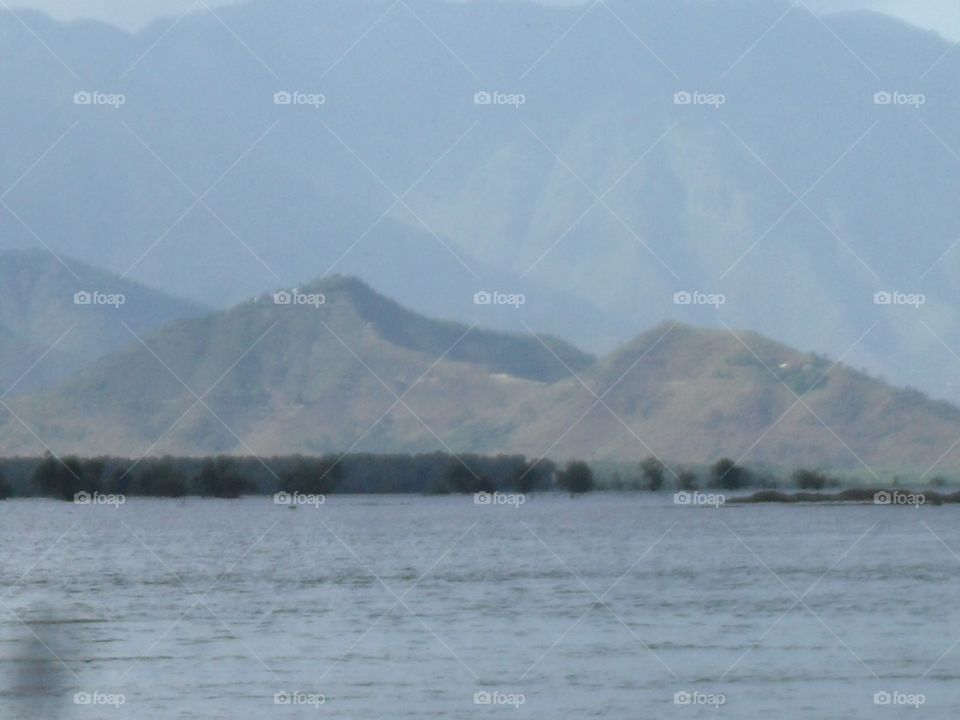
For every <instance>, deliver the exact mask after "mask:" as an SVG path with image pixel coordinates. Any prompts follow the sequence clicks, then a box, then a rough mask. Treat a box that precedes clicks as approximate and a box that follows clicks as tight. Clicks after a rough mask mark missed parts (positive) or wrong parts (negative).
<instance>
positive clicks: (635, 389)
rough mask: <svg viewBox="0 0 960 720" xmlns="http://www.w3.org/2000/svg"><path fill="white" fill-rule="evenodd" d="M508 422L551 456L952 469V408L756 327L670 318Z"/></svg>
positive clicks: (521, 442) (955, 426)
mask: <svg viewBox="0 0 960 720" xmlns="http://www.w3.org/2000/svg"><path fill="white" fill-rule="evenodd" d="M588 388H589V389H588ZM598 398H602V402H598ZM551 408H563V412H562V413H558V412H556V411H555V410H554V411H549V412H548V409H551ZM511 431H512V433H515V435H513V434H511V435H510V437H511V440H512V441H513V442H514V443H515V445H508V447H507V449H508V450H509V449H511V448H513V447H517V448H525V449H526V450H527V451H528V452H529V451H530V449H531V448H533V447H538V448H545V447H550V453H551V454H552V455H553V456H558V457H597V458H605V459H615V458H630V459H639V458H642V457H644V456H646V455H650V454H654V453H655V454H656V455H658V456H661V457H664V458H670V459H672V460H674V461H677V460H685V461H687V462H696V463H707V462H712V461H713V460H715V459H717V458H719V457H722V456H731V457H733V458H735V459H740V458H742V460H743V462H748V463H750V462H753V463H760V464H767V465H773V466H780V467H788V468H791V467H792V468H796V467H804V466H824V467H828V468H844V469H847V470H851V471H855V472H857V473H859V474H860V475H862V476H864V477H870V476H871V475H873V474H877V475H883V474H884V473H887V472H889V471H898V470H900V471H910V472H916V473H918V474H919V473H924V472H927V471H928V470H930V471H934V470H935V471H939V472H942V471H953V472H956V471H957V470H958V469H960V450H957V448H956V445H955V443H956V440H957V438H958V437H960V409H958V408H957V407H956V406H955V405H952V404H950V403H947V402H943V401H934V400H931V399H929V398H928V397H926V396H924V395H923V394H921V393H919V392H917V391H916V390H910V389H896V388H892V387H890V386H888V385H886V384H884V383H882V382H879V381H877V380H876V379H873V378H871V377H869V376H867V375H865V374H864V373H862V372H859V371H856V370H853V369H851V368H849V367H847V366H845V365H843V364H837V363H835V362H832V361H830V360H828V359H827V358H826V357H824V356H821V355H817V354H814V353H803V352H800V351H797V350H795V349H793V348H790V347H787V346H785V345H783V344H780V343H777V342H774V341H772V340H770V339H768V338H765V337H763V336H761V335H759V334H757V333H753V332H741V331H735V330H731V329H723V330H713V329H705V328H696V327H691V326H688V325H682V324H676V323H667V324H664V325H661V326H659V327H657V328H654V329H653V330H650V331H648V332H647V333H644V334H643V335H641V336H640V337H639V338H637V339H636V340H634V341H633V342H631V343H628V344H627V345H625V346H624V347H622V348H621V349H620V350H618V351H616V352H614V353H612V354H611V355H609V356H607V357H605V358H603V359H602V360H601V361H600V362H598V363H597V364H596V365H595V366H594V367H591V368H590V369H588V370H587V371H586V372H584V373H582V374H580V377H579V379H572V378H571V379H567V380H564V381H561V382H559V383H556V384H554V385H552V386H551V387H549V388H548V389H546V390H545V391H543V392H538V393H536V395H535V396H532V397H530V398H529V399H527V400H526V401H524V402H521V403H520V405H519V406H518V407H517V409H516V410H515V411H514V423H513V424H512V426H511ZM541 452H542V450H541ZM934 474H936V473H934Z"/></svg>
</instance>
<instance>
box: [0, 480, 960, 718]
mask: <svg viewBox="0 0 960 720" xmlns="http://www.w3.org/2000/svg"><path fill="white" fill-rule="evenodd" d="M958 512H960V510H958V508H956V507H955V506H944V507H921V508H919V509H915V508H904V507H884V506H873V505H842V506H836V505H791V506H777V505H762V506H755V505H754V506H736V507H735V506H729V505H728V506H724V507H720V508H712V507H687V506H677V505H675V504H674V502H673V496H672V495H647V494H644V495H641V494H618V493H597V494H594V495H591V496H585V497H581V498H577V499H570V498H568V497H566V496H562V495H559V494H545V495H536V496H531V497H527V498H526V502H524V503H523V504H522V505H519V506H517V505H516V504H493V503H491V504H483V505H478V504H475V503H474V498H473V497H414V496H365V497H360V496H351V497H337V496H331V497H328V498H327V499H326V502H325V503H324V504H322V505H317V506H309V505H305V506H301V507H299V508H298V509H296V510H295V511H294V510H290V509H289V508H287V507H284V506H278V505H275V504H274V502H273V499H272V498H246V499H243V500H236V501H228V500H222V501H221V500H206V499H203V500H202V499H194V498H190V499H187V500H185V501H177V500H153V499H139V498H128V499H127V500H126V502H125V503H124V504H123V505H121V506H119V507H114V506H109V505H107V506H97V505H74V504H70V503H61V502H55V501H48V500H15V501H8V502H3V503H0V548H2V553H3V561H2V575H0V581H2V587H0V596H2V603H0V668H2V669H0V674H2V677H0V716H2V717H3V718H24V719H27V718H29V719H30V720H34V719H35V718H118V719H119V718H128V717H129V718H136V719H137V720H151V719H153V718H204V719H210V718H288V717H289V718H294V717H335V718H361V719H363V718H369V719H371V720H373V719H379V718H424V717H437V718H463V717H478V718H487V717H500V718H503V717H511V718H559V717H570V718H584V717H596V718H644V719H646V718H701V717H711V718H712V717H731V718H738V719H744V718H764V720H766V719H768V718H798V719H799V718H813V717H817V718H821V717H822V718H827V717H830V718H873V717H878V716H880V717H912V716H913V715H912V714H908V712H909V713H912V712H913V711H914V709H915V707H918V708H919V712H918V713H917V716H918V717H919V716H921V715H923V716H926V717H936V718H941V717H942V718H950V717H957V715H958V712H960V686H958V680H960V611H958V607H957V606H958V602H957V600H958V598H960V592H958V591H960V558H958V556H957V555H956V554H955V553H960V522H958V518H960V515H958Z"/></svg>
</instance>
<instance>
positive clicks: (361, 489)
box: [0, 452, 960, 504]
mask: <svg viewBox="0 0 960 720" xmlns="http://www.w3.org/2000/svg"><path fill="white" fill-rule="evenodd" d="M853 484H856V485H859V487H856V488H851V487H850V485H853ZM901 484H902V483H899V482H896V481H894V482H893V483H892V485H893V486H894V487H898V486H900V485H901ZM946 484H947V481H946V480H945V479H943V478H939V477H938V478H934V479H933V480H930V481H928V482H927V483H926V485H925V487H926V488H929V489H928V490H926V491H925V492H924V495H925V496H926V497H927V498H929V502H931V503H934V502H935V503H938V504H940V503H952V502H960V493H954V494H941V493H938V492H935V491H931V490H930V489H933V488H940V487H942V486H944V485H946ZM841 485H847V489H841ZM788 488H792V489H795V490H797V491H800V492H798V493H796V494H787V493H785V492H784V490H785V489H788ZM828 488H837V489H838V490H839V492H836V493H832V494H827V493H824V492H823V491H824V490H825V489H828ZM701 489H703V490H713V491H718V492H721V493H724V494H725V495H727V497H728V501H731V502H827V501H846V502H860V501H866V500H869V499H870V498H872V497H873V496H874V495H875V494H876V493H878V492H883V491H882V490H881V489H877V488H875V489H869V488H867V487H865V486H864V485H862V484H860V483H851V482H850V481H849V480H847V481H846V482H842V481H841V480H839V479H837V478H835V477H831V476H830V475H827V474H825V473H823V472H820V471H817V470H809V469H798V470H795V471H793V472H792V473H789V474H786V475H784V474H782V473H774V472H770V471H761V470H757V469H752V468H749V467H746V466H742V465H739V464H737V463H736V462H734V461H733V460H730V459H729V458H721V459H720V460H717V461H716V462H715V463H713V464H712V465H708V466H668V465H666V464H664V463H662V462H661V461H660V460H658V459H656V458H653V457H651V458H647V459H646V460H644V461H643V462H641V463H639V464H637V465H632V466H626V465H624V466H618V467H617V468H616V469H613V470H611V469H610V468H609V467H607V466H602V465H601V466H591V464H589V463H587V462H583V461H579V460H571V461H568V462H566V463H565V464H563V465H562V466H560V465H557V464H556V463H554V462H552V461H550V460H544V459H541V460H530V459H528V458H526V457H524V456H522V455H496V456H490V455H476V454H461V455H453V454H450V453H439V452H434V453H422V454H415V455H410V454H381V455H376V454H366V453H352V454H346V455H335V454H328V455H323V456H302V455H291V456H276V457H265V458H259V457H252V456H242V457H235V456H217V457H206V458H203V457H172V456H167V457H149V458H141V459H130V458H119V457H93V458H81V457H76V456H63V457H58V456H54V455H51V454H47V455H46V456H44V457H37V458H0V499H5V498H8V497H51V498H61V499H64V500H73V499H74V497H75V495H77V494H78V493H88V494H93V493H100V494H104V495H106V494H110V495H124V496H144V497H186V496H202V497H219V498H236V497H241V496H243V495H256V494H260V495H269V494H274V493H277V492H287V493H303V494H314V495H329V494H402V493H412V494H450V493H459V494H467V493H479V492H487V493H494V492H510V493H522V494H526V493H533V492H543V491H560V492H568V493H571V494H579V493H584V492H589V491H591V490H618V491H650V492H658V491H682V492H693V491H697V490H701ZM751 489H752V490H755V491H756V490H761V492H756V493H755V494H753V495H750V496H747V497H740V498H736V499H735V498H731V497H729V494H730V493H733V492H741V493H742V492H746V491H748V490H751ZM889 492H896V491H895V490H891V491H889Z"/></svg>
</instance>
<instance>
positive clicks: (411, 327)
mask: <svg viewBox="0 0 960 720" xmlns="http://www.w3.org/2000/svg"><path fill="white" fill-rule="evenodd" d="M285 299H290V302H289V303H286V304H278V303H277V300H280V301H283V300H285ZM795 393H796V394H795ZM798 396H800V397H802V398H803V399H802V402H799V401H798V399H797V398H798ZM598 398H600V399H601V400H602V401H598ZM8 402H9V404H10V407H11V409H12V411H13V412H15V413H16V416H17V417H16V418H14V417H13V416H8V417H5V418H3V420H0V454H6V455H10V454H35V453H39V452H42V451H43V450H45V449H48V448H49V449H52V450H54V451H56V452H57V453H67V452H73V453H83V454H98V453H109V454H125V455H131V456H138V457H139V456H140V455H142V454H150V455H161V454H165V453H171V454H188V455H194V454H207V453H221V452H223V453H236V454H257V455H262V456H268V455H273V454H285V453H323V452H331V451H339V452H342V451H346V450H351V451H356V452H359V451H369V452H418V451H428V450H435V449H441V450H452V451H457V452H466V451H470V452H478V451H482V452H488V453H499V452H511V453H512V452H519V453H524V454H526V455H528V456H533V457H539V456H541V455H546V456H549V457H551V458H554V459H563V458H567V457H585V458H590V459H595V460H615V461H634V460H639V459H641V458H644V457H647V456H649V455H651V454H657V455H658V456H661V457H663V458H664V459H666V460H668V461H670V462H698V463H699V462H709V461H712V460H715V459H717V457H719V456H721V455H729V456H732V457H734V458H742V459H743V461H744V462H748V463H762V464H769V465H775V466H799V465H805V466H814V465H815V466H823V467H828V468H832V469H844V470H855V471H859V472H860V473H862V474H868V473H869V472H876V473H878V474H881V473H886V472H890V471H910V472H924V471H926V470H927V469H928V468H934V466H935V468H934V469H935V470H936V471H937V472H951V471H960V451H957V450H955V449H954V448H953V447H952V445H953V443H954V442H955V440H956V438H957V437H960V410H958V409H957V408H956V407H955V406H953V405H950V404H948V403H945V402H938V401H933V400H930V399H929V398H927V397H926V396H924V395H922V394H920V393H918V392H916V391H910V390H898V389H895V388H891V387H889V386H887V385H885V384H884V383H882V382H880V381H878V380H875V379H872V378H870V377H868V376H866V375H864V374H863V373H860V372H858V371H855V370H852V369H850V368H848V367H846V366H844V365H842V364H837V365H834V364H833V363H831V362H830V361H828V360H827V359H826V358H824V357H822V356H819V355H814V354H810V353H801V352H799V351H796V350H793V349H791V348H789V347H787V346H784V345H781V344H778V343H776V342H773V341H771V340H768V339H765V338H764V337H762V336H760V335H757V334H755V333H740V332H735V331H732V330H727V329H724V330H715V329H706V328H697V327H693V326H689V325H683V324H677V323H668V324H665V325H661V326H658V327H656V328H654V329H652V330H650V331H648V332H646V333H644V334H643V335H641V336H639V337H638V338H636V339H635V340H633V341H632V342H630V343H628V344H626V345H624V346H622V347H621V348H619V349H618V350H617V351H615V352H613V353H611V354H609V355H607V356H605V357H602V358H599V359H595V358H592V357H591V356H589V355H586V354H585V353H582V352H580V351H578V350H576V349H575V348H573V347H572V346H570V345H568V344H566V343H564V342H562V341H560V340H557V339H556V338H552V337H549V336H546V337H545V336H533V335H531V334H527V335H514V334H507V333H501V332H494V331H489V330H484V329H480V328H478V327H475V326H468V325H462V324H457V323H453V322H450V321H437V320H431V319H427V318H425V317H423V316H420V315H418V314H416V313H413V312H411V311H409V310H406V309H404V308H403V307H401V306H399V305H398V304H396V303H395V302H393V301H391V300H388V299H387V298H385V297H383V296H382V295H379V294H378V293H376V292H374V291H373V290H371V289H370V288H369V287H368V286H366V285H365V284H364V283H362V282H360V281H358V280H356V279H353V278H346V277H332V278H327V279H323V280H318V281H316V282H314V283H310V284H308V285H306V286H304V287H301V288H297V289H296V290H295V291H289V294H287V295H279V296H272V295H263V296H260V297H258V298H255V299H252V300H250V301H248V302H246V303H244V304H242V305H239V306H237V307H234V308H232V309H230V310H227V311H223V312H218V313H215V314H212V315H208V316H206V317H202V318H195V319H190V320H179V321H176V322H173V323H171V324H169V325H167V326H165V327H164V328H162V329H160V330H158V331H156V332H153V333H151V334H148V335H146V336H144V337H143V338H142V342H139V341H138V342H135V343H133V344H131V345H130V346H128V347H126V348H125V349H123V350H121V351H119V352H117V353H114V354H112V355H110V356H108V357H105V358H102V359H101V360H99V361H98V362H97V363H96V364H94V365H93V366H92V367H90V368H88V369H85V370H82V371H80V372H79V373H77V374H76V375H75V376H73V377H72V378H71V379H70V380H69V381H67V382H66V383H64V384H63V385H61V386H60V387H58V388H57V389H56V390H54V391H49V392H47V393H44V394H39V395H34V396H27V397H21V398H15V399H14V400H12V401H8ZM17 418H19V419H17ZM38 438H39V440H38Z"/></svg>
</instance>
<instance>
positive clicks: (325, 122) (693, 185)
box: [0, 0, 960, 400]
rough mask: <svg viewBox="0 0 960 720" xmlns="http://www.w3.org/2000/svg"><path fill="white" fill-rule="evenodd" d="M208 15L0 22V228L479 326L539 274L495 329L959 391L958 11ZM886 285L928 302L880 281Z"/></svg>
mask: <svg viewBox="0 0 960 720" xmlns="http://www.w3.org/2000/svg"><path fill="white" fill-rule="evenodd" d="M217 12H218V14H219V16H220V18H221V19H222V20H223V23H221V22H220V20H218V19H217V18H214V17H212V16H210V15H209V14H207V13H198V14H194V15H189V16H187V17H185V18H184V19H183V20H181V21H180V22H179V23H178V24H177V25H176V26H171V24H170V21H165V22H159V23H156V24H154V25H151V26H149V27H148V28H146V29H145V30H144V31H143V32H141V33H139V34H135V35H129V34H126V33H123V32H120V31H118V30H116V29H114V28H111V27H108V26H104V25H99V24H96V23H91V22H84V23H71V24H61V23H56V22H54V21H52V20H50V19H49V18H46V17H45V16H42V15H39V14H33V13H29V12H25V11H24V12H21V13H20V19H19V20H18V19H17V18H16V17H13V16H12V15H10V14H8V13H4V14H2V15H0V41H2V42H3V47H4V63H3V64H2V65H0V93H2V94H3V97H4V102H5V105H6V106H7V107H9V108H12V109H15V112H7V113H3V114H0V134H2V136H3V137H4V138H5V139H6V140H7V142H6V143H5V151H4V153H3V154H2V155H0V197H2V199H3V204H2V205H0V244H2V245H3V247H7V248H14V247H27V246H37V245H38V244H39V243H40V241H41V240H42V242H43V243H46V244H48V245H49V246H50V247H52V248H53V249H54V250H56V251H57V252H58V253H61V254H63V255H65V256H67V255H72V256H75V257H78V258H80V259H82V260H84V261H85V262H89V263H92V264H94V265H97V266H102V267H105V268H107V269H109V270H111V271H113V272H117V273H120V274H125V275H126V276H127V277H130V278H135V279H137V280H139V281H142V282H146V283H148V284H150V285H152V286H155V287H159V288H163V289H164V290H166V291H169V292H174V293H176V294H183V295H185V296H187V297H189V298H191V299H193V300H195V301H198V302H202V303H205V304H207V305H212V306H216V307H226V306H228V305H230V304H232V303H236V302H240V301H242V300H243V299H244V298H247V297H250V296H253V295H256V294H259V293H260V292H262V291H263V290H265V289H267V288H270V287H276V286H279V285H284V284H286V285H293V284H296V283H298V282H302V281H305V280H308V279H310V278H313V277H318V276H323V275H328V274H333V273H338V272H339V273H345V274H349V275H354V276H358V277H360V278H362V279H364V280H365V281H366V282H369V283H371V284H372V285H373V286H374V287H377V288H379V289H380V290H382V291H383V292H385V293H387V294H388V295H389V296H391V297H395V298H397V299H398V300H400V301H401V302H403V303H404V304H405V305H407V306H409V307H411V308H413V309H414V310H416V311H418V312H422V313H425V314H427V315H430V316H442V317H450V318H454V319H457V320H460V321H463V322H467V323H469V322H472V321H473V320H474V319H475V318H476V317H477V310H476V307H475V306H474V305H473V303H472V297H473V294H474V293H476V292H478V291H502V292H507V293H523V294H525V295H526V296H527V303H526V304H525V305H524V306H523V307H522V308H521V310H520V311H506V312H496V313H487V314H485V315H484V316H482V317H483V319H484V322H485V323H486V324H489V325H491V326H494V327H498V328H500V329H507V330H512V331H523V332H525V331H526V327H524V325H526V326H529V327H531V328H533V329H535V330H537V331H538V332H548V333H552V334H555V335H559V336H562V337H565V338H568V339H570V340H571V341H573V342H576V343H577V344H578V345H580V346H581V347H585V348H587V349H588V350H590V351H591V352H594V353H604V352H609V351H610V350H612V349H613V348H615V347H617V346H618V345H619V344H620V343H623V342H626V341H628V340H629V339H630V338H632V337H634V336H635V335H637V334H638V333H640V332H641V331H643V330H644V329H645V328H649V327H651V326H654V325H656V324H657V323H659V322H661V321H663V320H665V319H668V318H672V317H680V318H682V319H683V320H684V321H686V322H690V323H694V324H699V325H708V326H712V327H716V328H720V327H722V326H723V324H724V323H725V324H727V325H730V326H734V327H748V328H752V329H754V330H757V331H759V332H763V333H766V334H768V335H771V336H776V337H778V338H780V339H782V340H784V341H785V342H789V343H790V344H792V345H795V346H798V347H807V348H812V349H815V350H817V351H819V352H824V353H827V354H829V355H831V356H833V357H841V356H843V357H845V359H846V360H847V361H849V362H851V363H853V364H855V365H856V366H858V367H865V368H867V369H868V370H869V371H870V372H871V373H874V374H881V375H883V376H884V377H888V378H890V379H891V380H892V381H893V382H895V383H897V384H899V385H908V384H909V385H914V386H916V387H919V388H921V389H923V390H925V391H927V392H929V393H932V394H934V395H937V396H940V397H946V398H951V399H953V400H960V380H958V378H960V375H958V373H957V367H958V362H960V361H958V360H957V357H956V356H955V353H960V309H958V307H957V304H956V302H955V298H956V294H957V291H958V289H960V288H958V282H957V278H958V277H960V250H958V249H957V248H956V247H955V243H956V239H957V237H960V206H958V205H957V203H956V202H955V199H956V197H957V196H958V194H960V159H958V158H960V126H958V125H957V123H956V122H955V119H956V117H957V116H958V114H960V95H958V94H957V93H956V88H957V87H958V86H960V53H957V52H952V53H950V52H948V50H949V45H948V43H947V42H945V41H944V40H943V39H942V38H940V37H938V36H936V35H935V34H933V33H930V32H925V31H920V30H917V29H916V28H912V27H910V26H908V25H906V24H904V23H901V22H898V21H895V20H892V19H889V18H885V17H883V16H880V15H873V14H870V13H850V14H842V15H834V16H829V17H825V18H818V17H815V16H813V15H812V14H810V13H809V12H807V10H806V9H805V7H804V5H803V4H802V3H801V4H796V3H793V4H791V3H789V2H788V1H787V0H783V1H782V2H781V1H780V0H762V1H761V0H757V1H756V2H749V1H744V2H707V1H706V0H630V1H629V2H627V1H626V0H610V2H607V3H597V4H593V5H592V6H582V7H565V8H562V7H547V6H542V5H539V4H535V3H520V2H516V3H514V2H468V3H454V2H439V1H438V2H433V1H428V0H410V1H409V2H407V3H399V4H393V5H391V4H390V3H389V2H386V0H384V1H383V2H381V1H379V0H372V1H371V2H363V3H356V2H351V1H348V0H332V1H331V2H323V3H317V2H314V1H313V0H309V1H308V0H270V1H266V0H263V1H260V2H250V3H246V4H242V5H237V6H231V7H226V8H219V9H218V10H217ZM21 20H22V21H23V22H24V23H26V24H27V25H28V26H29V28H30V30H29V31H28V30H27V29H26V28H25V27H24V25H23V24H22V23H21ZM77 93H81V95H80V100H79V101H75V95H76V94H77ZM98 93H99V94H98ZM277 93H287V95H280V96H279V97H280V100H278V101H275V95H276V94H277ZM478 93H480V95H479V96H478V97H479V98H480V100H479V101H478V102H480V103H481V104H475V96H477V94H478ZM483 93H487V95H483ZM116 94H122V95H123V97H124V102H123V104H122V105H119V106H118V104H117V103H116V102H114V103H110V102H107V100H108V99H109V97H110V96H111V95H116ZM321 96H322V102H321ZM487 96H489V97H490V98H491V102H490V103H489V104H484V103H483V102H482V100H483V98H484V97H487ZM511 96H512V97H514V101H511V102H507V101H508V100H509V98H510V97H511ZM520 96H522V97H523V102H522V103H521V102H520V101H519V97H520ZM87 97H90V98H91V102H90V103H85V102H83V100H84V98H87ZM286 97H289V98H290V102H289V103H286V102H283V99H284V98H286ZM721 97H722V102H721V101H720V98H721ZM311 98H313V99H312V100H311ZM710 98H713V100H710ZM877 98H878V99H877ZM885 98H889V102H886V101H885ZM911 98H912V99H911ZM921 98H922V102H921ZM100 99H104V101H103V102H100ZM687 99H689V102H687V101H686V100H687ZM501 100H502V102H501ZM78 102H79V104H78ZM682 291H688V292H693V291H699V292H702V293H715V294H716V293H721V294H723V295H724V299H725V303H724V304H723V306H722V307H720V309H719V310H715V309H713V308H711V307H709V306H698V305H693V304H691V305H687V306H677V305H676V304H674V300H673V298H674V295H675V293H677V292H682ZM895 291H899V292H901V293H904V294H918V293H919V294H923V295H924V298H925V301H926V302H925V304H924V305H922V306H921V307H919V308H915V307H911V306H902V307H901V306H884V305H877V304H875V303H874V296H875V294H876V293H882V292H890V293H892V292H895ZM0 332H5V331H3V330H0Z"/></svg>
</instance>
